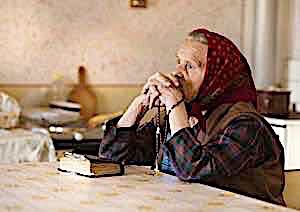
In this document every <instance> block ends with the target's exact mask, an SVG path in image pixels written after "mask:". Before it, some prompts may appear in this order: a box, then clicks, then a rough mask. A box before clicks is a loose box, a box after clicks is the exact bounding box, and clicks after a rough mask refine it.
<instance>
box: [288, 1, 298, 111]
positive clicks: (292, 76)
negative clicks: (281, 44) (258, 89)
mask: <svg viewBox="0 0 300 212" xmlns="http://www.w3.org/2000/svg"><path fill="white" fill-rule="evenodd" d="M289 25H290V34H289V51H288V68H287V70H286V72H285V77H284V82H285V85H286V86H287V87H288V88H289V89H290V90H291V91H292V93H291V101H292V102H294V103H296V105H297V110H299V111H300V72H299V70H300V2H299V1H298V0H290V24H289Z"/></svg>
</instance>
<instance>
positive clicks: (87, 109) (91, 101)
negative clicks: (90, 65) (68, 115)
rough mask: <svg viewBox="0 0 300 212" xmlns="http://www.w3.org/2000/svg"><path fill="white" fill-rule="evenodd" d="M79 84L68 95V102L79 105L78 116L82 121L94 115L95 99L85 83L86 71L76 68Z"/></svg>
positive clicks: (82, 68) (81, 67)
mask: <svg viewBox="0 0 300 212" xmlns="http://www.w3.org/2000/svg"><path fill="white" fill-rule="evenodd" d="M78 81H79V84H77V85H75V87H74V88H73V89H72V91H71V92H70V95H69V101H71V102H76V103H79V104H80V105H81V110H80V115H81V116H82V118H83V119H89V118H91V117H92V116H94V115H95V114H96V107H97V97H96V94H95V93H94V92H93V91H92V90H91V88H90V87H89V86H88V85H87V83H86V69H85V67H83V66H80V67H79V68H78Z"/></svg>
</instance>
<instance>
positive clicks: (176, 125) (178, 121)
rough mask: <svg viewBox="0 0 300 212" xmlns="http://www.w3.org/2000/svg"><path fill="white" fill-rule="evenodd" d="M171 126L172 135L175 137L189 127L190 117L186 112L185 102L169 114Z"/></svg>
mask: <svg viewBox="0 0 300 212" xmlns="http://www.w3.org/2000/svg"><path fill="white" fill-rule="evenodd" d="M169 124H170V130H171V135H174V134H175V133H176V132H177V131H179V130H181V129H182V128H186V127H189V122H188V115H187V112H186V108H185V105H184V101H181V102H180V103H179V104H178V105H177V106H176V107H174V108H173V109H172V110H171V111H170V112H169Z"/></svg>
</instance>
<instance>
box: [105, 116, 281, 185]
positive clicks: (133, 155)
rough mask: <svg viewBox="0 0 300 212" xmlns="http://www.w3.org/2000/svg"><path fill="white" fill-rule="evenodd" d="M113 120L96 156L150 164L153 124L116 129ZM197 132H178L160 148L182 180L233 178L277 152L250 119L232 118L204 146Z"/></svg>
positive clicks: (263, 128)
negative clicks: (218, 176)
mask: <svg viewBox="0 0 300 212" xmlns="http://www.w3.org/2000/svg"><path fill="white" fill-rule="evenodd" d="M116 121H117V120H112V121H110V122H108V124H107V125H106V127H107V129H106V130H105V135H104V138H103V140H102V143H101V145H100V155H101V156H104V157H108V158H111V159H113V160H118V161H126V162H127V163H137V164H144V165H145V164H146V165H151V164H153V162H154V158H155V152H154V147H155V142H154V141H155V126H154V124H153V123H152V122H149V123H147V124H145V125H144V126H141V127H140V128H136V127H135V126H133V127H129V128H116ZM197 131H198V130H197V128H184V129H181V130H179V131H178V132H177V133H175V134H174V135H173V136H172V137H171V138H170V139H168V140H167V142H166V143H165V144H164V145H163V147H162V148H163V151H164V154H165V155H166V156H167V158H169V159H170V161H171V163H172V167H173V168H174V171H175V173H176V175H177V176H178V177H179V178H180V179H182V180H199V179H207V178H209V177H213V176H217V175H225V176H231V175H236V174H237V173H239V172H240V171H242V170H243V169H247V168H249V167H256V166H258V165H259V164H261V163H263V162H264V161H266V160H269V159H270V158H272V157H273V155H274V154H275V153H276V152H275V151H277V149H276V146H275V145H274V142H275V141H274V136H273V135H272V134H271V133H270V130H268V128H267V127H266V125H265V124H264V123H263V122H261V121H258V120H256V119H254V118H252V117H247V116H239V117H238V118H235V119H234V120H233V121H232V122H231V123H230V124H229V125H228V126H227V127H226V129H225V130H224V131H222V132H219V133H218V134H216V135H215V136H214V137H213V138H212V140H210V141H209V142H208V143H207V144H205V145H202V144H201V141H199V140H198V139H197ZM274 152H275V153H274ZM276 154H277V153H276ZM164 158H165V159H166V157H164Z"/></svg>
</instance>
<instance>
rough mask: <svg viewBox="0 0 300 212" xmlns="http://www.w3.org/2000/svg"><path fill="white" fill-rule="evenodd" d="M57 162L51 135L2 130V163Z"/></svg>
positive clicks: (0, 147)
mask: <svg viewBox="0 0 300 212" xmlns="http://www.w3.org/2000/svg"><path fill="white" fill-rule="evenodd" d="M55 160H56V156H55V149H54V145H53V142H52V139H51V137H50V135H49V133H47V132H45V131H44V132H43V131H42V130H34V131H30V130H24V129H13V130H4V129H0V163H22V162H29V161H55Z"/></svg>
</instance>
